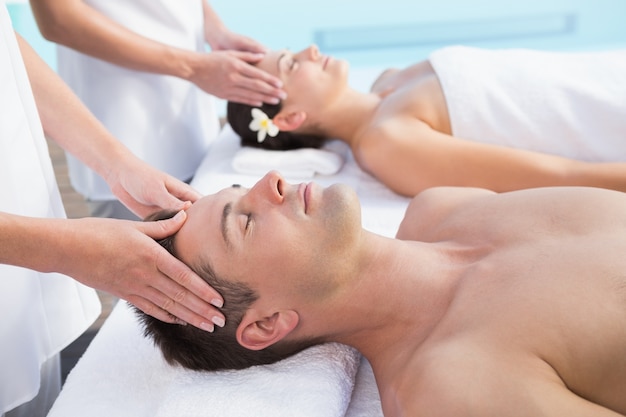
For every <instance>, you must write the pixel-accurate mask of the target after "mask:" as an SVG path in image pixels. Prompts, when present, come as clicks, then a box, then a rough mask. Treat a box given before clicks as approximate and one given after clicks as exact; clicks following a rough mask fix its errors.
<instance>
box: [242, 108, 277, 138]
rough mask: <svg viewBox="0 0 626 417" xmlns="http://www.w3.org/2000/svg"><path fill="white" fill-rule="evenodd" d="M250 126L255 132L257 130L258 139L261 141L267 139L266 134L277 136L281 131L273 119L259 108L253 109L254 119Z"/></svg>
mask: <svg viewBox="0 0 626 417" xmlns="http://www.w3.org/2000/svg"><path fill="white" fill-rule="evenodd" d="M248 127H249V128H250V130H252V131H253V132H257V136H256V139H257V141H258V142H259V143H261V142H263V141H264V140H265V136H266V135H270V136H271V137H275V136H276V135H278V132H279V131H280V130H279V129H278V127H276V125H275V124H274V122H272V119H270V118H269V117H267V114H265V113H263V111H262V110H260V109H257V108H254V109H252V121H251V122H250V125H249V126H248Z"/></svg>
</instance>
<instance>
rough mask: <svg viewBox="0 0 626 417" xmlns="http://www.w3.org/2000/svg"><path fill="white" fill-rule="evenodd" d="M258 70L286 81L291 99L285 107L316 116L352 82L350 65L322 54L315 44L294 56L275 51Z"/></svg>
mask: <svg viewBox="0 0 626 417" xmlns="http://www.w3.org/2000/svg"><path fill="white" fill-rule="evenodd" d="M258 67H259V68H261V69H263V70H265V71H267V72H269V73H271V74H273V75H275V76H277V77H278V78H280V79H281V80H282V81H283V85H284V90H285V92H286V93H287V99H285V100H284V102H283V108H285V107H288V106H295V107H296V108H297V110H301V111H305V112H307V113H309V114H315V109H320V108H323V107H320V106H325V105H327V104H328V103H329V102H331V101H332V100H333V98H334V97H336V96H337V95H338V94H339V93H341V91H342V90H343V88H345V87H346V86H347V85H348V83H347V80H348V68H349V67H348V63H347V62H346V61H343V60H338V59H334V58H332V57H331V56H328V55H322V54H320V51H319V49H318V48H317V46H315V45H311V46H310V47H308V48H306V49H304V50H302V51H300V52H298V53H293V52H290V51H288V50H281V51H271V52H269V53H268V54H266V55H265V57H264V58H263V60H262V61H261V62H260V63H259V64H258Z"/></svg>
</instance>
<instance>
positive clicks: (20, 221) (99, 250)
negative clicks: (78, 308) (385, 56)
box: [0, 211, 224, 330]
mask: <svg viewBox="0 0 626 417" xmlns="http://www.w3.org/2000/svg"><path fill="white" fill-rule="evenodd" d="M185 216H186V213H185V212H184V211H181V212H179V214H178V215H177V216H175V217H174V218H171V219H167V220H162V221H158V222H133V221H129V220H117V219H101V218H89V217H87V218H83V219H51V218H33V217H25V216H18V215H14V214H8V213H3V212H0V263H2V264H8V265H15V266H21V267H24V268H29V269H33V270H36V271H39V272H59V273H62V274H65V275H68V276H70V277H72V278H74V279H76V280H77V281H79V282H81V283H83V284H85V285H88V286H90V287H92V288H96V289H99V290H103V291H106V292H108V293H111V294H113V295H115V296H117V297H120V298H122V299H125V300H127V301H129V302H130V303H132V304H134V305H135V306H137V307H138V308H140V309H141V310H142V311H144V312H145V313H147V314H150V315H151V316H154V317H156V318H158V319H160V320H163V321H166V322H169V323H180V322H181V321H182V322H184V323H191V324H193V325H195V326H197V327H200V328H202V329H205V330H212V329H213V323H212V322H211V320H212V319H214V318H215V317H218V318H221V319H223V317H224V316H223V315H222V314H221V313H220V312H218V310H217V309H215V308H213V307H210V306H205V305H204V302H203V301H202V299H200V298H198V297H196V296H194V295H193V293H192V292H191V290H187V289H185V287H184V286H183V285H181V284H184V285H187V286H188V288H190V289H194V290H198V293H203V294H204V295H206V297H207V298H208V299H209V300H214V301H213V302H214V303H215V304H218V305H221V303H222V298H221V297H220V296H219V294H217V292H215V291H213V290H212V289H210V288H209V287H208V285H206V283H204V281H202V280H200V282H199V283H196V282H194V279H195V278H194V277H193V275H192V274H191V273H190V271H188V270H187V268H186V267H185V266H184V265H183V264H178V263H176V262H172V261H171V259H173V257H172V256H171V255H170V254H169V253H168V252H167V251H166V250H165V249H163V248H162V247H161V246H160V245H159V244H157V243H156V242H155V239H162V238H165V237H167V236H169V235H171V234H172V233H175V232H176V231H178V229H179V228H180V227H181V226H182V224H183V223H184V221H185ZM170 258H171V259H170ZM171 277H175V278H176V279H175V280H173V279H171ZM198 279H200V278H198ZM177 281H178V283H177ZM179 283H181V284H179ZM198 284H200V285H198ZM5 296H7V297H10V296H11V295H10V294H5ZM194 311H199V312H202V314H198V313H196V312H194ZM176 317H178V318H179V319H176ZM218 320H219V319H218Z"/></svg>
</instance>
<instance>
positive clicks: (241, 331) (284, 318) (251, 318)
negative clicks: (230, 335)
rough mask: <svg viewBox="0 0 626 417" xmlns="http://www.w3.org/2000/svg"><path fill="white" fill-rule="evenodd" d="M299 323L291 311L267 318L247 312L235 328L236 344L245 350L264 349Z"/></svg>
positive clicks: (279, 312)
mask: <svg viewBox="0 0 626 417" xmlns="http://www.w3.org/2000/svg"><path fill="white" fill-rule="evenodd" d="M299 321H300V317H299V316H298V313H296V312H295V311H293V310H282V311H278V312H276V313H274V314H272V315H271V316H269V317H258V315H257V314H255V312H254V311H252V310H248V311H247V312H246V314H245V315H244V317H243V320H242V321H241V323H240V324H239V327H238V328H237V342H239V344H240V345H241V346H243V347H245V348H246V349H250V350H261V349H265V348H266V347H268V346H271V345H273V344H274V343H276V342H278V341H280V340H282V339H283V338H284V337H285V336H287V335H288V334H289V333H291V331H292V330H293V329H294V328H295V327H296V326H297V325H298V322H299Z"/></svg>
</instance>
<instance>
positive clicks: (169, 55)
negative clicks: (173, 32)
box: [30, 0, 196, 79]
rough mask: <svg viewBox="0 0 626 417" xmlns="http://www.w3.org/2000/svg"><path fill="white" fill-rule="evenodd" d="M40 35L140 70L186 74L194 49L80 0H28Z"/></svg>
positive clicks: (176, 74) (182, 76) (88, 53)
mask: <svg viewBox="0 0 626 417" xmlns="http://www.w3.org/2000/svg"><path fill="white" fill-rule="evenodd" d="M30 3H31V6H32V9H33V13H34V15H35V18H36V20H37V23H38V25H39V28H40V30H41V33H42V34H43V35H44V37H45V38H46V39H48V40H50V41H52V42H55V43H59V44H61V45H65V46H67V47H69V48H72V49H75V50H77V51H79V52H82V53H84V54H86V55H90V56H93V57H95V58H98V59H101V60H104V61H107V62H110V63H113V64H116V65H119V66H122V67H124V68H128V69H133V70H137V71H143V72H151V73H155V74H165V75H172V76H175V77H180V78H184V79H186V78H187V77H189V76H190V72H191V69H190V68H191V64H189V63H188V61H189V60H190V59H193V58H194V55H196V54H195V53H194V52H190V51H186V50H183V49H179V48H175V47H172V46H170V45H166V44H163V43H160V42H156V41H153V40H151V39H148V38H146V37H144V36H141V35H140V34H138V33H136V32H133V31H132V30H129V29H127V28H125V27H124V26H122V25H120V24H118V23H117V22H115V21H113V20H111V19H110V18H109V17H108V16H106V15H104V14H102V13H100V12H99V11H98V10H96V9H94V8H93V7H91V6H90V5H88V4H86V3H85V2H84V1H82V0H31V2H30Z"/></svg>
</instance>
